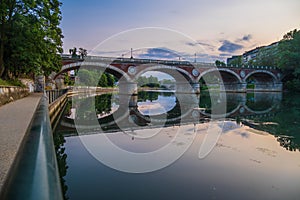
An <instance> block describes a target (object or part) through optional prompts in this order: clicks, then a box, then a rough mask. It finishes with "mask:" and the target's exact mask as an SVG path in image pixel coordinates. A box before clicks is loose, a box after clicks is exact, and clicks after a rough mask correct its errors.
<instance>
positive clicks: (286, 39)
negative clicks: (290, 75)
mask: <svg viewBox="0 0 300 200" xmlns="http://www.w3.org/2000/svg"><path fill="white" fill-rule="evenodd" d="M279 58H280V59H279V63H278V66H279V67H280V68H281V69H284V70H293V71H294V72H295V75H296V76H298V75H299V74H300V70H299V68H300V30H299V31H298V30H297V29H295V30H293V31H290V32H288V33H287V34H285V35H284V36H283V39H282V40H281V41H280V43H279Z"/></svg>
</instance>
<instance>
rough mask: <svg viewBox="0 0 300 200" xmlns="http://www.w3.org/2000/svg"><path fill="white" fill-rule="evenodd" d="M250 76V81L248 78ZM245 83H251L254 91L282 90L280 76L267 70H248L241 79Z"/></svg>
mask: <svg viewBox="0 0 300 200" xmlns="http://www.w3.org/2000/svg"><path fill="white" fill-rule="evenodd" d="M251 78H252V81H250V79H251ZM243 81H244V82H245V83H248V84H252V87H253V88H252V90H254V91H282V83H281V81H280V77H277V76H276V75H275V74H274V73H273V72H271V71H268V70H262V69H258V70H255V71H251V72H249V73H248V74H247V75H246V76H245V78H244V79H243Z"/></svg>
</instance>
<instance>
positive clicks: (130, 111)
mask: <svg viewBox="0 0 300 200" xmlns="http://www.w3.org/2000/svg"><path fill="white" fill-rule="evenodd" d="M100 97H101V96H100ZM93 98H94V97H93V95H76V96H74V97H73V109H72V111H73V113H72V116H73V117H70V115H69V116H65V117H64V118H63V119H62V121H61V126H62V127H64V128H65V129H71V130H73V129H76V128H81V129H88V130H92V129H95V130H101V131H112V130H115V131H117V130H120V127H122V130H124V128H125V129H128V130H137V129H143V128H146V127H147V128H151V127H162V126H172V125H183V124H193V123H194V124H196V123H201V122H204V121H208V120H211V119H212V118H213V119H218V118H225V117H226V118H232V119H237V118H240V119H241V118H253V117H255V118H265V117H267V116H270V115H273V114H274V113H276V111H277V110H278V109H279V104H280V101H281V98H282V94H281V93H253V94H250V93H248V94H245V93H227V94H226V93H215V94H211V95H201V97H200V95H190V96H188V98H187V95H184V94H176V101H175V102H176V103H175V104H174V106H173V107H172V108H171V109H169V110H166V111H165V112H164V113H159V114H153V115H151V114H150V115H146V114H144V113H143V112H141V110H140V109H139V102H138V96H136V95H133V96H130V95H120V94H119V95H115V96H114V98H115V99H114V101H118V104H119V106H118V107H117V109H114V110H111V104H112V103H111V102H110V105H108V107H109V108H108V109H107V110H110V112H109V113H106V114H105V115H102V116H100V115H98V117H96V116H97V113H95V112H93V109H95V107H94V104H95V100H94V99H93ZM104 100H105V98H104ZM110 101H111V100H110ZM224 101H227V109H226V113H225V114H224V113H223V114H222V113H218V110H216V111H214V112H213V114H211V112H212V110H211V106H212V105H211V104H212V103H215V102H224ZM74 102H75V103H74ZM102 104H103V103H102ZM221 105H222V104H221ZM69 112H70V111H69ZM94 119H97V123H96V124H95V120H94ZM100 127H101V128H100Z"/></svg>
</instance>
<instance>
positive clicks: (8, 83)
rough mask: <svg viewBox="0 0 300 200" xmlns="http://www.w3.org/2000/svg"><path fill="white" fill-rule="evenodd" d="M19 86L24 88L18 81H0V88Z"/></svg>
mask: <svg viewBox="0 0 300 200" xmlns="http://www.w3.org/2000/svg"><path fill="white" fill-rule="evenodd" d="M1 85H2V86H19V87H25V86H24V85H23V84H22V82H21V81H20V80H18V79H14V80H2V79H0V86H1Z"/></svg>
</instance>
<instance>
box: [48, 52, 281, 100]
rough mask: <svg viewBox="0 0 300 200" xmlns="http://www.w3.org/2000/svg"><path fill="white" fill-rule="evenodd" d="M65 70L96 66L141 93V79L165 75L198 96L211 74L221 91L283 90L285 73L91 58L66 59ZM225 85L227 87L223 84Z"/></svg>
mask: <svg viewBox="0 0 300 200" xmlns="http://www.w3.org/2000/svg"><path fill="white" fill-rule="evenodd" d="M62 58H63V59H62V62H63V67H62V69H61V70H60V72H58V73H57V74H56V75H55V76H54V79H56V78H58V77H59V75H61V74H63V73H65V72H67V71H70V70H76V69H79V68H80V67H83V66H84V67H88V66H89V67H96V68H97V69H103V71H105V72H107V73H110V74H112V75H114V76H115V77H117V78H118V79H119V82H120V84H119V87H120V91H122V92H125V93H130V94H136V93H137V79H138V78H139V77H140V76H141V75H142V74H144V73H145V72H149V71H159V72H164V73H166V74H169V75H170V76H172V77H173V78H174V79H175V81H176V92H179V93H180V92H182V93H190V92H195V93H198V92H199V91H200V85H199V81H200V79H201V78H204V80H205V76H207V75H213V76H214V75H215V76H217V77H219V78H218V80H217V81H216V82H214V83H208V82H207V83H206V84H207V85H211V86H214V87H215V88H216V89H218V90H221V91H229V92H247V91H282V82H281V72H280V70H279V69H277V68H275V67H266V66H232V65H230V66H216V65H215V64H212V63H200V62H194V63H192V62H188V61H175V60H153V59H136V58H113V57H99V56H87V57H85V58H84V59H78V58H75V59H74V58H71V57H70V56H63V57H62ZM220 83H223V84H220Z"/></svg>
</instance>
